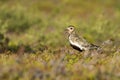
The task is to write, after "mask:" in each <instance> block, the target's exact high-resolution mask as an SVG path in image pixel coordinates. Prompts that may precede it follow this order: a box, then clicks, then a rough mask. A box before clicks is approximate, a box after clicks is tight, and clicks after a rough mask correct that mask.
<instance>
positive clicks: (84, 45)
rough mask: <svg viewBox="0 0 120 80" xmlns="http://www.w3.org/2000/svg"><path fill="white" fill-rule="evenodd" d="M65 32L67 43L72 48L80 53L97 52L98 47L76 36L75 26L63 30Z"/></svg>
mask: <svg viewBox="0 0 120 80" xmlns="http://www.w3.org/2000/svg"><path fill="white" fill-rule="evenodd" d="M65 32H66V33H67V34H68V39H69V43H70V45H71V46H72V48H74V49H76V50H78V51H80V52H83V51H89V50H97V49H99V48H100V46H97V45H95V44H91V43H89V42H88V41H87V40H86V39H84V38H83V37H82V36H78V35H77V34H76V31H75V26H73V25H69V26H68V28H66V29H65Z"/></svg>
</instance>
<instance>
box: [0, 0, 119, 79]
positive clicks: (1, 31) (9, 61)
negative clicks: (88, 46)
mask: <svg viewBox="0 0 120 80" xmlns="http://www.w3.org/2000/svg"><path fill="white" fill-rule="evenodd" d="M69 25H74V26H75V28H76V31H77V33H78V34H79V35H80V36H81V35H82V36H83V37H85V38H86V39H87V40H88V41H89V42H91V43H96V44H100V43H102V42H104V41H105V40H107V39H111V38H112V39H114V40H117V41H119V39H120V0H0V52H1V53H4V54H2V55H0V62H1V64H0V65H1V66H4V68H3V67H2V68H1V70H2V72H1V74H0V78H1V79H4V80H5V79H10V80H18V79H20V80H30V79H31V80H39V78H41V77H40V76H43V75H45V76H49V77H48V78H45V77H44V78H45V79H47V80H53V79H55V80H56V79H57V80H62V79H64V80H65V79H66V80H70V79H71V80H79V79H81V80H86V79H89V80H94V79H95V80H96V79H98V80H101V79H106V80H110V79H111V78H112V77H113V78H112V79H119V78H120V76H119V74H118V75H117V73H118V72H119V68H118V66H119V62H118V64H116V65H114V64H115V63H116V62H117V61H119V60H118V58H119V56H120V55H119V56H118V55H117V56H118V57H117V56H114V54H112V55H111V56H108V57H106V58H104V59H103V58H100V59H99V60H98V59H97V58H96V59H92V60H91V58H87V59H82V58H81V55H79V54H77V55H72V56H71V55H68V54H66V57H65V58H64V60H65V61H64V62H65V63H61V62H59V60H60V61H61V59H62V58H63V57H60V55H63V54H65V53H69V52H66V51H69V50H70V49H71V48H69V43H68V40H67V37H66V35H65V33H64V30H65V28H67V26H69ZM118 43H119V42H117V43H116V44H118ZM113 49H114V48H113ZM13 53H15V54H16V53H17V54H20V55H21V54H24V53H36V54H30V55H27V56H26V55H24V56H22V58H21V57H19V56H16V55H14V54H13ZM76 53H78V52H76ZM6 54H12V55H6ZM113 57H114V59H113ZM41 59H42V60H41ZM31 60H32V62H31ZM52 60H53V63H55V64H53V63H52ZM112 60H113V62H111V61H112ZM55 61H57V62H55ZM95 61H96V62H95ZM4 62H5V63H4ZM47 63H48V64H47ZM83 63H85V64H83ZM93 63H95V65H94V64H93ZM52 64H53V65H52ZM59 64H60V65H59ZM61 64H62V65H64V66H62V67H61ZM73 64H75V65H73ZM111 64H112V65H114V66H112V65H111ZM23 65H24V66H23ZM51 65H52V67H53V68H51ZM58 65H59V66H58ZM85 65H87V66H91V65H92V66H93V68H92V69H90V68H89V67H85ZM1 66H0V67H1ZM19 66H21V67H19ZM46 66H47V69H46ZM66 66H67V68H66ZM76 66H78V67H79V68H77V67H76ZM109 66H110V67H109ZM58 67H59V68H60V71H61V72H60V71H58V73H59V74H60V75H61V74H64V72H65V76H63V75H62V77H60V76H58V75H56V72H55V71H54V69H55V70H57V69H59V68H58ZM68 67H69V68H68ZM71 67H72V69H71ZM101 67H102V68H101ZM61 68H62V70H63V71H62V70H61ZM63 68H65V71H64V69H63ZM114 68H116V69H114ZM32 69H33V71H31V70H32ZM39 69H40V70H39ZM66 69H67V70H66ZM91 70H93V71H91ZM112 70H113V71H114V72H113V71H112ZM11 71H12V73H13V75H12V76H11V77H10V72H11ZM46 71H47V72H48V73H46ZM79 71H80V72H79ZM29 72H33V73H32V74H29ZM44 72H45V73H44ZM49 72H51V73H52V74H49ZM112 72H113V73H112ZM88 73H89V75H87V74H88ZM37 74H38V75H39V77H36V75H37ZM73 74H74V75H73ZM71 75H73V76H71ZM79 75H81V78H80V77H79ZM29 76H33V78H31V77H29ZM50 76H52V77H50ZM106 76H107V78H106ZM111 76H112V77H111ZM21 77H22V78H21ZM55 77H56V78H55ZM68 77H70V79H69V78H68ZM100 77H101V78H100ZM42 78H43V77H42ZM59 78H60V79H59Z"/></svg>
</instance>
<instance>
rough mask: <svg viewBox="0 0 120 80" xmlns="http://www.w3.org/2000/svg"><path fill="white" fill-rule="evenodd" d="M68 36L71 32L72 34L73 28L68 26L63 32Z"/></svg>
mask: <svg viewBox="0 0 120 80" xmlns="http://www.w3.org/2000/svg"><path fill="white" fill-rule="evenodd" d="M65 31H66V32H67V33H68V34H71V33H72V32H74V26H72V25H70V26H68V28H66V30H65Z"/></svg>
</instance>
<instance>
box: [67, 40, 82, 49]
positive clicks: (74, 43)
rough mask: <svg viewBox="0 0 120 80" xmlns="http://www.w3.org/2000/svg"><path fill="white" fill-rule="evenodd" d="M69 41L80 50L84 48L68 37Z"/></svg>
mask: <svg viewBox="0 0 120 80" xmlns="http://www.w3.org/2000/svg"><path fill="white" fill-rule="evenodd" d="M69 41H70V44H72V45H74V46H77V47H79V48H80V49H81V50H84V47H82V45H80V44H79V43H78V42H73V41H72V40H70V39H69Z"/></svg>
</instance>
